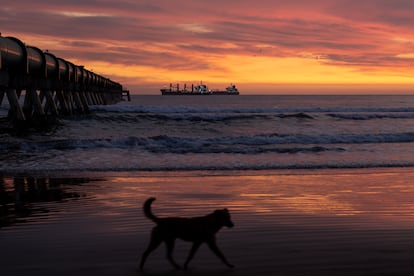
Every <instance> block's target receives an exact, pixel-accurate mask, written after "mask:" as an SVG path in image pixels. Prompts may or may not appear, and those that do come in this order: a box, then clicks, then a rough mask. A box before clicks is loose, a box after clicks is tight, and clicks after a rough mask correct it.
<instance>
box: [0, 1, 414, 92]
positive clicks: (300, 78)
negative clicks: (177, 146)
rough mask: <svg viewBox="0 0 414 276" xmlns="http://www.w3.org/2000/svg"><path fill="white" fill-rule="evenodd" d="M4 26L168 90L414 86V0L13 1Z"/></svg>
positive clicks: (141, 87) (133, 86)
mask: <svg viewBox="0 0 414 276" xmlns="http://www.w3.org/2000/svg"><path fill="white" fill-rule="evenodd" d="M3 2H5V3H2V4H1V6H0V32H1V33H2V36H14V37H17V38H18V39H20V40H22V41H23V42H24V43H26V44H28V45H32V46H36V47H38V48H40V49H42V50H46V49H47V50H49V52H51V53H53V54H55V55H56V56H58V57H61V58H64V59H66V60H68V61H71V62H73V63H75V64H77V65H84V66H85V67H86V68H87V69H89V70H93V71H94V72H95V73H97V74H101V75H104V76H106V77H109V78H111V79H112V80H114V81H118V82H120V83H121V84H122V85H123V86H124V87H125V88H126V89H129V90H130V91H131V92H132V93H135V94H159V88H161V87H162V86H163V85H166V84H169V83H170V82H174V83H175V82H180V83H185V82H186V83H196V82H199V81H201V80H202V81H204V82H205V83H207V84H209V86H210V88H224V87H225V86H226V85H228V84H229V83H236V84H237V85H238V87H239V89H240V90H241V92H242V93H245V94H253V93H283V94H285V93H318V92H320V93H335V92H349V93H354V92H358V93H360V92H377V93H386V92H389V93H414V1H412V0H334V1H333V0H313V1H308V0H289V1H286V0H256V1H252V0H208V1H205V0H191V1H189V0H117V1H114V0H112V1H110V0H71V1H67V0H39V1H32V0H13V1H3Z"/></svg>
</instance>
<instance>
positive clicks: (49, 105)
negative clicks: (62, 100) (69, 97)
mask: <svg viewBox="0 0 414 276" xmlns="http://www.w3.org/2000/svg"><path fill="white" fill-rule="evenodd" d="M43 95H44V97H45V98H46V103H45V112H48V111H49V110H50V112H51V113H52V115H59V111H58V109H57V106H56V104H55V101H54V100H53V95H52V92H51V91H50V90H46V91H43Z"/></svg>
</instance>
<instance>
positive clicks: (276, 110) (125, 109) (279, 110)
mask: <svg viewBox="0 0 414 276" xmlns="http://www.w3.org/2000/svg"><path fill="white" fill-rule="evenodd" d="M91 110H92V111H102V112H114V113H156V114H174V113H178V114H187V113H193V114H194V113H215V114H217V113H218V114H220V113H237V114H246V113H247V114H252V113H257V114H283V113H287V114H292V113H333V114H335V113H390V112H391V113H414V107H389V108H388V107H340V106H338V107H290V108H283V107H273V108H261V107H255V108H240V107H235V108H227V107H225V108H219V107H207V108H206V107H191V106H140V105H108V106H105V105H99V106H92V107H91Z"/></svg>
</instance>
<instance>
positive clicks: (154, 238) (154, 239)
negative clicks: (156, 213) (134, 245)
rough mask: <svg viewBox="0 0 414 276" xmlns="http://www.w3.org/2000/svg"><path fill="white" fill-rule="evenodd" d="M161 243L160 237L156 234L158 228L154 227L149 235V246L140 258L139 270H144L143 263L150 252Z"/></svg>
mask: <svg viewBox="0 0 414 276" xmlns="http://www.w3.org/2000/svg"><path fill="white" fill-rule="evenodd" d="M161 242H162V237H161V236H160V234H159V233H158V228H157V227H154V228H153V229H152V233H151V240H150V244H149V245H148V248H147V249H146V250H145V251H144V253H143V254H142V257H141V263H140V265H139V268H140V269H141V270H142V269H143V268H144V264H145V261H146V260H147V258H148V255H149V254H150V253H151V252H152V251H154V250H155V249H156V248H157V247H158V246H159V245H160V244H161Z"/></svg>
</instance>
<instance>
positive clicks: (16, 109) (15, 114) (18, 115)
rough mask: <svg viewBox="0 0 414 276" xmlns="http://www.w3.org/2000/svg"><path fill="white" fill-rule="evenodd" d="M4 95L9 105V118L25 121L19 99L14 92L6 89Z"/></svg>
mask: <svg viewBox="0 0 414 276" xmlns="http://www.w3.org/2000/svg"><path fill="white" fill-rule="evenodd" d="M6 94H7V99H8V101H9V105H10V109H9V116H11V117H12V118H13V119H17V120H20V121H25V120H26V117H25V116H24V113H23V110H22V108H21V107H20V104H19V97H17V93H16V90H14V89H7V90H6Z"/></svg>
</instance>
